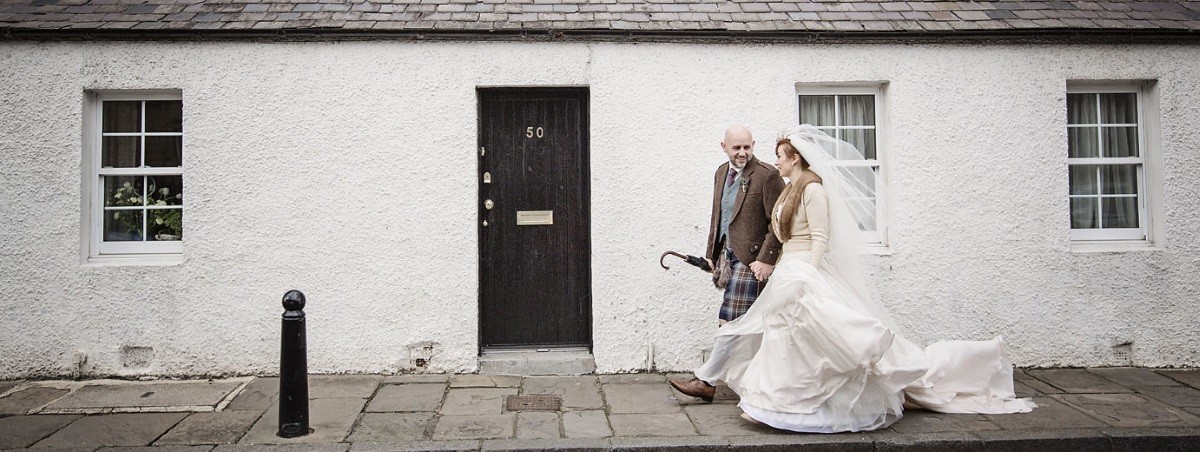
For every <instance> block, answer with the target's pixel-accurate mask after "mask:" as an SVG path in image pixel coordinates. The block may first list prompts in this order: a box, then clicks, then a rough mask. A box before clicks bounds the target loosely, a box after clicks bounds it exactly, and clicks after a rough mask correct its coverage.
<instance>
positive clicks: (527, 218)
mask: <svg viewBox="0 0 1200 452" xmlns="http://www.w3.org/2000/svg"><path fill="white" fill-rule="evenodd" d="M539 224H554V211H553V210H518V211H517V226H532V225H539Z"/></svg>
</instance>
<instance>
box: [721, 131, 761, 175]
mask: <svg viewBox="0 0 1200 452" xmlns="http://www.w3.org/2000/svg"><path fill="white" fill-rule="evenodd" d="M721 149H723V150H724V151H725V154H726V155H728V156H729V164H730V165H733V167H734V168H737V169H739V170H741V169H742V168H745V167H746V163H747V162H749V161H750V159H751V158H753V157H754V137H753V136H751V134H750V129H748V128H746V126H743V125H740V124H737V125H733V126H730V127H729V128H728V129H726V130H725V141H722V142H721Z"/></svg>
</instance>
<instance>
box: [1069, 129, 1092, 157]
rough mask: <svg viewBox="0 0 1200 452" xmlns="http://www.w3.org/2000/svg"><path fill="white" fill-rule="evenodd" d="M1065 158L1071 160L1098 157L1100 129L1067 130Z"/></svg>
mask: <svg viewBox="0 0 1200 452" xmlns="http://www.w3.org/2000/svg"><path fill="white" fill-rule="evenodd" d="M1067 156H1068V157H1071V158H1087V157H1099V156H1100V128H1099V127H1070V128H1067Z"/></svg>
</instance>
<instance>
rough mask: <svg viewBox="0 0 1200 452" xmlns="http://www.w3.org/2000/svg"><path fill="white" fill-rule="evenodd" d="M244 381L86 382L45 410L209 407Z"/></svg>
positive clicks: (213, 406) (212, 407)
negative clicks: (86, 383) (87, 383)
mask: <svg viewBox="0 0 1200 452" xmlns="http://www.w3.org/2000/svg"><path fill="white" fill-rule="evenodd" d="M243 383H244V382H243V381H205V380H197V381H180V382H162V383H142V382H119V383H114V384H94V385H86V386H84V387H82V388H79V389H78V390H76V391H74V392H72V393H70V394H67V395H65V396H63V397H62V398H60V399H58V400H56V401H54V403H51V404H49V405H47V406H46V408H45V409H44V410H43V411H44V412H48V413H53V412H72V411H76V410H88V409H93V410H94V409H102V408H112V409H114V410H116V409H121V408H147V407H192V409H193V410H194V409H197V408H200V407H208V410H209V411H211V410H215V409H216V406H217V404H218V403H220V402H221V401H222V400H224V399H225V397H226V396H228V395H229V394H230V393H232V392H233V391H234V390H236V389H238V388H239V387H241V386H242V384H243Z"/></svg>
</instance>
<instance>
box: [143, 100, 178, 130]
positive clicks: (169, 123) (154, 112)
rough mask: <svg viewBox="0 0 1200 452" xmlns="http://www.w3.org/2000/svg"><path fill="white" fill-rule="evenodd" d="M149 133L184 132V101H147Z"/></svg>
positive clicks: (147, 126) (147, 128)
mask: <svg viewBox="0 0 1200 452" xmlns="http://www.w3.org/2000/svg"><path fill="white" fill-rule="evenodd" d="M146 131H147V132H183V101H179V100H151V101H146Z"/></svg>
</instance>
